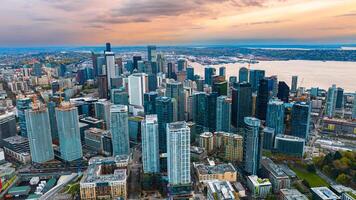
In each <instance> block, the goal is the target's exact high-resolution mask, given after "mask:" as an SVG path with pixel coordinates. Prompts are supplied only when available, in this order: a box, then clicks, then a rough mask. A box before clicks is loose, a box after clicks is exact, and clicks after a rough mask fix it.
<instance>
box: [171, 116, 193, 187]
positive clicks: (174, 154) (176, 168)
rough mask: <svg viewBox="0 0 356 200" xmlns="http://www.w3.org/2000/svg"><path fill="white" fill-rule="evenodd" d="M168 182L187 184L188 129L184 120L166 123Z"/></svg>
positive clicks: (188, 160) (188, 176)
mask: <svg viewBox="0 0 356 200" xmlns="http://www.w3.org/2000/svg"><path fill="white" fill-rule="evenodd" d="M167 147H168V148H167V156H168V183H169V185H170V186H175V185H178V186H179V185H189V184H190V183H191V180H190V129H189V127H188V126H187V123H186V122H185V121H181V122H174V123H169V124H167Z"/></svg>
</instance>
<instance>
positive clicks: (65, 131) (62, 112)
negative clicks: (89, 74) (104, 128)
mask: <svg viewBox="0 0 356 200" xmlns="http://www.w3.org/2000/svg"><path fill="white" fill-rule="evenodd" d="M56 119H57V127H58V137H59V149H60V152H61V158H62V159H63V160H65V161H74V160H78V159H80V158H82V156H83V152H82V144H81V141H80V132H79V117H78V109H77V107H75V106H72V105H71V104H69V103H67V102H65V103H62V105H60V106H59V107H58V108H56Z"/></svg>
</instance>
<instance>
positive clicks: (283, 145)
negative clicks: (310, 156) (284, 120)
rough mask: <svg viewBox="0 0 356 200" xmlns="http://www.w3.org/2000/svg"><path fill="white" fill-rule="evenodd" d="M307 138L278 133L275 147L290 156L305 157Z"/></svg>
mask: <svg viewBox="0 0 356 200" xmlns="http://www.w3.org/2000/svg"><path fill="white" fill-rule="evenodd" d="M304 146H305V139H303V138H299V137H295V136H291V135H282V134H278V135H277V136H276V137H275V142H274V148H275V149H276V150H277V151H278V152H279V153H283V154H286V155H290V156H297V157H303V155H304Z"/></svg>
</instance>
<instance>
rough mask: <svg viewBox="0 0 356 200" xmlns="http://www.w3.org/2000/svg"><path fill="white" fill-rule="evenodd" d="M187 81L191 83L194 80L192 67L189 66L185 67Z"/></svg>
mask: <svg viewBox="0 0 356 200" xmlns="http://www.w3.org/2000/svg"><path fill="white" fill-rule="evenodd" d="M187 79H188V80H191V81H194V80H195V78H194V67H191V66H188V67H187Z"/></svg>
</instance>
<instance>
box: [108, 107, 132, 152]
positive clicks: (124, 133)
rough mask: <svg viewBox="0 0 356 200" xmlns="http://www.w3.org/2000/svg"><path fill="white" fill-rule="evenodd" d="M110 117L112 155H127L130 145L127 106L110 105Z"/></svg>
mask: <svg viewBox="0 0 356 200" xmlns="http://www.w3.org/2000/svg"><path fill="white" fill-rule="evenodd" d="M110 115H111V116H110V118H111V122H110V130H111V135H112V147H113V155H115V156H116V155H128V154H129V153H130V144H129V122H128V112H127V106H124V105H112V106H111V108H110Z"/></svg>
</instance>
